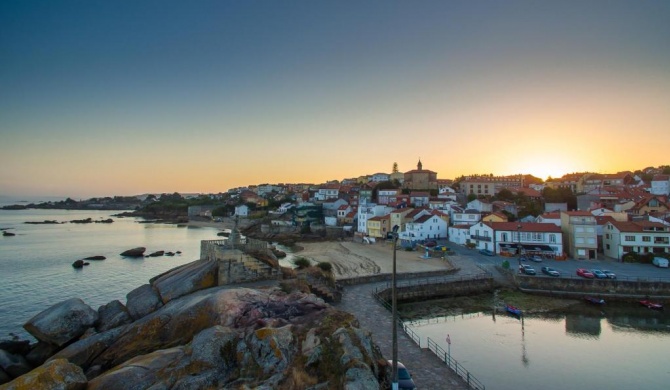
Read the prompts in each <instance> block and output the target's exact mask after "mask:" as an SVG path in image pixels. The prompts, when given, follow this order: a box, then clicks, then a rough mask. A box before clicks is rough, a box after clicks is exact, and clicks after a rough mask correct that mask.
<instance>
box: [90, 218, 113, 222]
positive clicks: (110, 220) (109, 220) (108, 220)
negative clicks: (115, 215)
mask: <svg viewBox="0 0 670 390" xmlns="http://www.w3.org/2000/svg"><path fill="white" fill-rule="evenodd" d="M94 222H95V223H112V222H114V220H113V219H111V218H107V219H101V220H99V221H94Z"/></svg>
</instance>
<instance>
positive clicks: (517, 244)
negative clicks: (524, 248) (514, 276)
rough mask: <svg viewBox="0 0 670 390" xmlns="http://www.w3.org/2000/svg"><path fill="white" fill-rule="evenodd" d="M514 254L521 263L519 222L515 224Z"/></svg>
mask: <svg viewBox="0 0 670 390" xmlns="http://www.w3.org/2000/svg"><path fill="white" fill-rule="evenodd" d="M516 256H517V259H518V260H519V265H521V223H519V224H518V225H517V226H516Z"/></svg>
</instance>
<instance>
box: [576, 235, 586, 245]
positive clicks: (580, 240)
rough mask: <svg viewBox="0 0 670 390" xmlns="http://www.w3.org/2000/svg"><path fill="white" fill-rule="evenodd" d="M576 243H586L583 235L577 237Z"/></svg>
mask: <svg viewBox="0 0 670 390" xmlns="http://www.w3.org/2000/svg"><path fill="white" fill-rule="evenodd" d="M575 243H577V244H583V243H584V238H583V237H577V239H576V240H575Z"/></svg>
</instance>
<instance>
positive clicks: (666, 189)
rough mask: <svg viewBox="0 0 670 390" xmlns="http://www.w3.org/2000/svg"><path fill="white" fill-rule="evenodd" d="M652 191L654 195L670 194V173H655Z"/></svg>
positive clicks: (652, 180)
mask: <svg viewBox="0 0 670 390" xmlns="http://www.w3.org/2000/svg"><path fill="white" fill-rule="evenodd" d="M650 192H651V193H652V194H653V195H666V196H667V195H670V175H654V177H653V178H652V179H651V190H650Z"/></svg>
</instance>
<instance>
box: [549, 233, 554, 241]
mask: <svg viewBox="0 0 670 390" xmlns="http://www.w3.org/2000/svg"><path fill="white" fill-rule="evenodd" d="M549 242H556V235H555V234H550V235H549Z"/></svg>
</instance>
